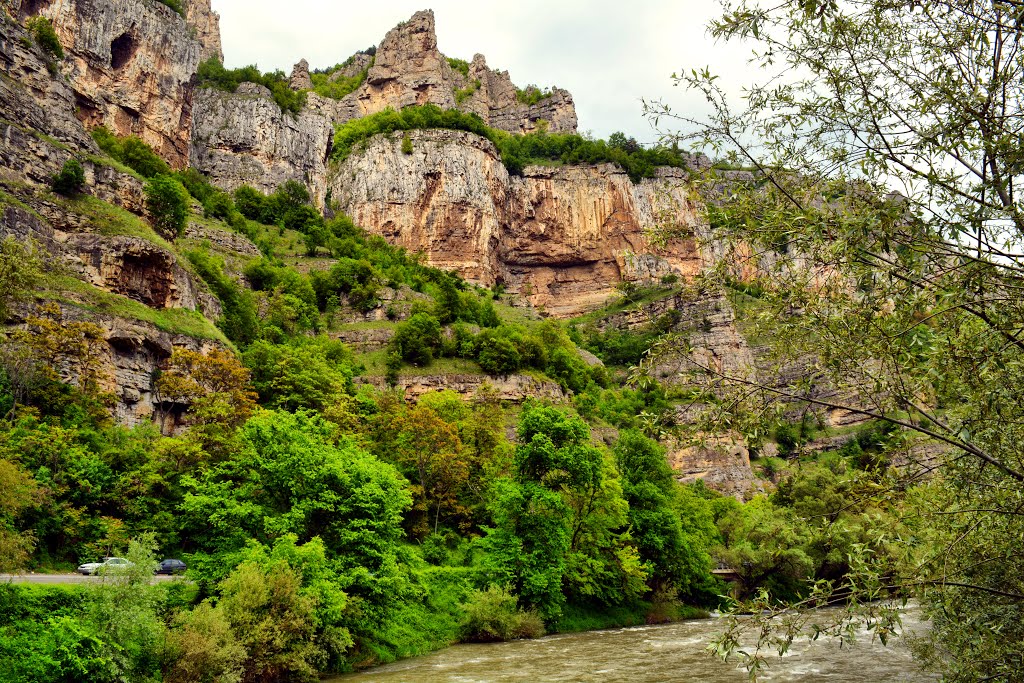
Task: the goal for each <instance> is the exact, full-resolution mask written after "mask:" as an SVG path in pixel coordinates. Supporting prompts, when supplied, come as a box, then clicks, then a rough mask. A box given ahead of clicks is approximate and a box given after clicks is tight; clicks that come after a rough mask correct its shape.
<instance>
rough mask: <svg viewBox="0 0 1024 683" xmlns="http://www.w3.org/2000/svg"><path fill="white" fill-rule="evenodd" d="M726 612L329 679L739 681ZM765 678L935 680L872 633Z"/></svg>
mask: <svg viewBox="0 0 1024 683" xmlns="http://www.w3.org/2000/svg"><path fill="white" fill-rule="evenodd" d="M723 625H724V624H723V622H722V621H720V620H719V619H701V620H694V621H685V622H680V623H677V624H668V625H664V626H640V627H634V628H623V629H614V630H608V631H591V632H588V633H572V634H565V635H554V636H549V637H546V638H540V639H538V640H520V641H515V642H511V643H494V644H486V645H456V646H454V647H450V648H448V649H445V650H440V651H438V652H434V653H432V654H429V655H425V656H423V657H415V658H412V659H406V660H403V661H399V662H395V663H394V664H388V665H385V666H381V667H377V668H374V669H369V670H366V671H362V672H359V673H355V674H349V675H345V676H340V677H336V678H330V679H327V680H328V681H329V682H330V683H343V682H344V683H398V682H399V681H401V683H485V682H486V683H491V682H499V681H601V682H602V683H618V682H623V683H626V682H628V683H655V682H658V683H661V682H663V681H701V682H706V683H740V682H742V681H747V680H748V678H747V673H746V670H745V669H743V668H742V667H740V666H738V665H737V663H736V662H731V661H730V662H729V663H726V662H722V661H721V660H718V659H716V658H714V657H712V656H710V655H708V654H707V653H706V652H705V648H706V647H707V645H708V643H709V642H710V641H711V640H712V639H713V637H714V636H715V634H716V633H718V632H719V631H720V630H721V629H722V628H723ZM903 626H904V631H905V632H920V631H921V630H922V629H924V628H926V626H925V625H924V624H923V623H922V622H921V620H920V615H919V613H917V611H916V610H912V611H911V612H909V613H907V614H905V615H904V617H903ZM769 664H770V668H769V669H768V670H767V671H764V672H763V673H761V674H759V675H758V680H759V681H774V682H780V681H828V682H829V683H854V682H857V683H861V682H864V683H867V682H870V683H896V682H899V683H925V682H928V683H931V682H934V681H937V680H938V678H937V677H936V676H933V675H929V674H925V673H922V672H921V671H920V670H919V669H918V668H917V666H916V665H915V663H914V661H913V660H912V659H911V655H910V651H909V650H908V649H907V646H906V644H905V643H904V642H903V641H902V639H895V640H891V641H890V642H889V645H888V647H886V646H883V645H881V644H880V643H879V642H878V641H877V640H876V641H874V642H872V640H871V638H870V636H868V635H865V636H864V637H863V638H860V639H858V641H857V643H856V644H855V645H853V646H851V645H849V644H844V645H843V646H842V647H840V645H839V643H838V642H835V641H832V642H829V641H826V640H818V641H814V642H808V640H807V639H806V638H803V639H800V640H798V641H796V642H795V643H794V644H793V647H792V649H791V650H790V652H789V653H787V655H786V656H785V657H782V658H770V659H769Z"/></svg>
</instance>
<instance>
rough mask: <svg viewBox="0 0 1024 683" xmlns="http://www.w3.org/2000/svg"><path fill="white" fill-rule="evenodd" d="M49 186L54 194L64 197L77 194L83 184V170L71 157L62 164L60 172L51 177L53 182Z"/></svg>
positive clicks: (76, 160)
mask: <svg viewBox="0 0 1024 683" xmlns="http://www.w3.org/2000/svg"><path fill="white" fill-rule="evenodd" d="M50 184H51V187H53V191H54V192H58V193H60V194H62V195H64V196H66V197H70V196H71V195H74V194H77V193H78V191H79V190H81V189H82V185H84V184H85V170H84V169H83V168H82V164H80V163H79V161H78V159H75V158H74V157H71V158H70V159H68V160H67V161H65V162H64V166H63V167H62V168H61V169H60V172H59V173H57V174H56V175H55V176H53V181H52V182H51V183H50Z"/></svg>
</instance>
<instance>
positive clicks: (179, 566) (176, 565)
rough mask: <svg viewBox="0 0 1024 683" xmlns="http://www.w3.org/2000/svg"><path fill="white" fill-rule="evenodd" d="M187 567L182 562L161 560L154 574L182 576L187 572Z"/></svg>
mask: <svg viewBox="0 0 1024 683" xmlns="http://www.w3.org/2000/svg"><path fill="white" fill-rule="evenodd" d="M186 569H187V567H186V566H185V563H184V562H182V561H181V560H174V559H167V560H161V562H160V564H158V565H157V566H156V569H154V570H153V573H154V574H180V573H182V572H183V571H185V570H186Z"/></svg>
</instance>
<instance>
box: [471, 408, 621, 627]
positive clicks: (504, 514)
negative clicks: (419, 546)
mask: <svg viewBox="0 0 1024 683" xmlns="http://www.w3.org/2000/svg"><path fill="white" fill-rule="evenodd" d="M517 435H518V439H519V446H517V447H516V454H515V465H514V466H515V474H514V476H513V477H512V478H503V479H499V480H497V481H496V482H495V486H494V499H493V500H494V503H493V505H492V508H491V512H492V514H493V516H494V524H495V526H494V529H493V530H491V531H490V532H489V533H488V536H487V539H486V542H485V545H486V547H487V548H488V557H487V566H488V568H489V570H490V573H491V575H492V577H493V578H494V579H495V580H496V582H497V583H499V584H505V585H508V586H510V587H511V588H512V589H513V591H514V592H515V593H516V594H517V595H519V596H520V598H521V600H522V601H523V602H524V603H525V605H526V606H528V607H534V608H536V609H537V610H538V611H540V613H541V614H542V615H543V616H544V618H545V619H546V620H551V619H555V618H557V617H558V615H559V614H560V613H561V609H562V605H563V603H564V601H565V595H564V593H563V592H562V581H563V579H564V577H565V574H566V570H567V560H568V556H569V552H570V549H571V548H572V544H573V541H574V539H573V536H574V529H573V526H575V525H579V524H582V523H583V521H584V519H585V517H586V516H587V514H588V513H589V512H590V510H584V509H582V508H581V507H580V506H578V507H577V511H576V514H575V515H574V512H573V507H571V506H570V504H569V502H567V500H566V496H563V493H562V492H563V491H565V492H567V493H568V494H569V495H568V497H569V498H570V500H571V499H572V498H573V497H574V496H580V497H582V498H584V499H585V498H587V497H588V496H589V497H590V498H592V499H593V498H596V497H597V495H598V494H597V491H599V490H600V487H601V484H602V481H603V476H602V475H603V472H602V469H603V456H602V454H601V452H600V451H599V450H597V449H596V448H595V447H594V446H591V445H590V444H589V438H590V431H589V429H587V426H586V424H585V423H584V422H583V421H582V420H581V419H579V418H578V417H574V416H571V415H568V414H566V413H563V412H561V411H559V410H557V409H555V408H548V407H544V406H541V405H538V404H536V403H528V404H527V405H525V406H524V409H523V413H522V415H521V416H520V420H519V427H518V430H517ZM574 518H575V520H576V523H575V525H574V524H573V523H572V521H573V520H574Z"/></svg>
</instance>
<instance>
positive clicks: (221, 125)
mask: <svg viewBox="0 0 1024 683" xmlns="http://www.w3.org/2000/svg"><path fill="white" fill-rule="evenodd" d="M363 70H367V75H366V80H365V82H364V83H363V84H362V85H361V86H360V87H359V88H358V89H356V90H355V91H354V92H352V93H351V94H349V95H348V96H346V97H345V98H343V99H341V100H333V99H329V98H326V97H321V96H319V95H317V94H316V93H314V92H309V93H308V95H307V101H306V106H305V107H304V108H303V110H302V112H301V113H300V114H298V115H297V116H293V115H291V114H288V113H286V112H282V111H281V110H280V108H278V107H277V105H276V104H275V103H274V101H273V99H271V97H270V93H269V91H267V90H266V89H265V88H263V87H261V86H257V85H254V84H251V83H247V84H243V85H242V86H240V87H239V89H238V91H237V92H235V93H224V92H221V91H215V90H212V89H205V88H203V89H198V90H197V91H196V93H195V96H194V101H193V104H192V119H191V127H192V143H193V144H192V152H191V164H192V165H193V166H195V167H196V168H198V169H199V170H201V171H203V172H204V173H206V174H207V175H209V176H210V178H211V179H212V180H213V182H215V183H216V184H217V185H219V186H221V187H224V188H227V189H234V188H236V187H238V186H240V185H246V184H248V185H253V186H254V187H258V188H260V189H262V190H265V191H270V190H273V189H275V188H276V187H277V186H278V185H279V184H280V183H282V182H284V181H285V180H300V181H302V182H304V183H305V184H307V185H308V186H309V187H310V190H311V193H312V194H313V196H314V197H316V199H317V202H318V203H319V204H321V205H322V204H323V200H324V194H325V191H326V185H327V168H326V162H327V158H328V156H329V154H330V148H331V137H332V131H333V127H332V126H333V124H340V123H344V122H346V121H350V120H352V119H355V118H359V117H362V116H367V115H369V114H374V113H376V112H379V111H382V110H384V109H386V108H389V107H390V108H393V109H401V108H403V107H408V106H411V105H422V104H435V105H438V106H440V107H442V108H446V109H451V108H459V109H463V110H465V111H470V112H474V113H476V114H478V115H480V117H481V118H483V120H484V121H485V122H487V123H488V124H489V125H491V126H493V127H495V128H500V129H502V130H507V131H510V132H514V133H527V132H532V131H535V130H538V129H540V128H544V129H546V130H549V131H551V132H575V131H576V108H575V105H574V104H573V100H572V95H570V94H569V93H568V92H567V91H565V90H559V89H557V88H556V89H554V90H552V91H551V92H550V93H549V94H547V95H546V96H545V97H543V98H542V99H541V100H540V101H539V102H536V103H534V104H532V105H531V104H525V103H522V102H520V101H519V99H518V95H517V91H516V87H515V86H514V85H513V83H512V80H511V79H510V78H509V75H508V72H505V71H495V70H492V69H489V68H488V67H487V63H486V61H485V60H484V58H483V56H482V55H476V57H475V58H474V59H473V63H472V65H471V66H470V67H469V69H468V70H467V73H466V74H463V73H461V72H460V71H457V70H455V69H453V68H452V67H451V65H450V64H449V63H448V59H447V58H446V57H445V56H444V55H443V54H441V52H440V51H439V50H438V49H437V35H436V31H435V25H434V14H433V12H430V11H425V12H417V13H416V14H415V15H413V17H412V18H411V19H410V20H409V21H407V22H403V23H402V24H400V25H399V26H397V27H396V28H394V29H393V30H392V31H390V32H389V33H388V35H387V36H386V37H385V38H384V40H383V41H382V42H381V44H380V46H379V47H378V48H377V51H376V55H375V56H374V57H372V58H371V57H370V56H369V55H367V54H365V53H357V54H355V55H353V58H352V63H351V64H349V65H348V66H347V67H344V68H342V69H340V70H339V71H337V72H335V74H333V75H332V76H338V77H346V78H349V77H352V76H355V75H357V74H359V73H361V72H362V71H363ZM289 84H290V86H291V87H292V88H293V89H295V90H307V89H309V88H311V87H312V81H311V80H310V77H309V64H308V63H307V62H306V60H304V59H303V60H300V61H299V62H298V63H296V65H295V67H294V68H293V70H292V74H291V77H290V79H289ZM458 92H461V93H463V94H462V95H461V96H459V97H457V96H456V94H457V93H458Z"/></svg>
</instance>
